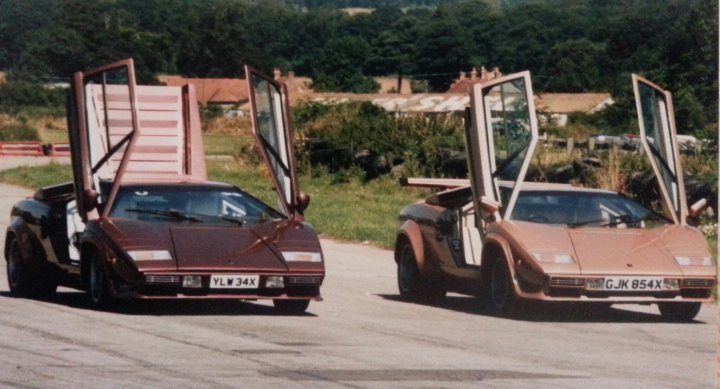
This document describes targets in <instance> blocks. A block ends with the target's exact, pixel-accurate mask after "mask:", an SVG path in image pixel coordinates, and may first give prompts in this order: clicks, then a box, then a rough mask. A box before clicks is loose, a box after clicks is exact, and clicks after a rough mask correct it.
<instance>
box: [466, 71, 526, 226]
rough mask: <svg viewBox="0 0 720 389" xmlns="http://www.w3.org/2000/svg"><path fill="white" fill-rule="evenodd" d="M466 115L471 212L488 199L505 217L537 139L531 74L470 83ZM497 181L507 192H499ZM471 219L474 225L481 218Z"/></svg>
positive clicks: (516, 192) (477, 209)
mask: <svg viewBox="0 0 720 389" xmlns="http://www.w3.org/2000/svg"><path fill="white" fill-rule="evenodd" d="M469 113H470V114H469V118H467V120H468V121H469V125H466V131H465V135H466V137H465V138H466V143H467V146H468V147H467V150H468V167H469V169H470V182H471V184H472V188H473V201H474V203H475V213H476V215H482V214H483V209H484V208H483V207H482V202H483V201H489V202H491V203H499V204H500V214H501V215H502V217H509V215H511V214H512V210H513V207H514V206H515V202H516V201H517V197H518V193H519V191H520V187H521V186H522V182H523V180H524V178H525V173H526V171H527V169H528V166H529V164H530V160H531V159H532V155H533V151H534V150H535V144H536V143H537V138H538V128H537V119H536V116H535V103H534V101H533V91H532V84H531V80H530V73H529V72H522V73H516V74H511V75H508V76H505V77H501V78H498V79H494V80H492V81H488V82H486V83H478V84H475V85H474V86H473V89H472V91H471V94H470V111H469ZM500 181H507V182H509V183H510V185H511V188H512V190H511V191H508V192H501V190H500ZM475 220H476V224H477V225H478V227H479V226H480V223H481V220H482V218H481V217H476V218H475Z"/></svg>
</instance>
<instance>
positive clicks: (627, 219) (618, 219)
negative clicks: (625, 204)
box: [568, 214, 647, 228]
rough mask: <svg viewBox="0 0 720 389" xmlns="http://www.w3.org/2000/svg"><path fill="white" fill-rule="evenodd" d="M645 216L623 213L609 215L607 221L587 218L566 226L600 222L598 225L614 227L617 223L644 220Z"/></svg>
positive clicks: (572, 226) (571, 226)
mask: <svg viewBox="0 0 720 389" xmlns="http://www.w3.org/2000/svg"><path fill="white" fill-rule="evenodd" d="M646 218H647V216H635V215H628V214H623V215H617V216H611V217H610V221H608V222H605V219H597V220H588V221H584V222H579V223H570V224H568V227H570V228H577V227H581V226H586V225H588V224H596V223H601V224H600V225H598V227H615V226H617V225H619V224H626V223H627V224H629V223H637V222H639V221H643V220H645V219H646ZM603 222H605V223H603Z"/></svg>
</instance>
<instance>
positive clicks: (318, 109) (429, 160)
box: [293, 102, 464, 178]
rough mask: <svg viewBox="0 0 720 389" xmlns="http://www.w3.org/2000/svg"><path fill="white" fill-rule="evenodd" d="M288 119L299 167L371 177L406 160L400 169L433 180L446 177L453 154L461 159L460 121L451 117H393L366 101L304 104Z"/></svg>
mask: <svg viewBox="0 0 720 389" xmlns="http://www.w3.org/2000/svg"><path fill="white" fill-rule="evenodd" d="M293 118H294V120H295V123H296V139H297V144H298V158H299V159H300V160H301V163H300V164H299V165H300V166H310V167H313V166H318V165H324V166H326V167H327V168H328V169H329V170H330V171H331V172H337V171H340V170H344V169H348V168H349V167H351V166H359V167H361V168H363V170H365V172H366V174H367V177H366V178H371V177H374V176H376V175H378V174H384V173H389V172H390V170H391V169H392V168H393V167H395V166H397V165H400V164H403V163H406V162H411V161H412V165H413V168H412V169H405V170H412V173H413V174H422V175H427V176H437V175H450V173H451V172H448V171H446V170H447V169H446V167H447V162H448V160H450V159H451V158H452V157H453V156H456V155H457V154H460V155H461V157H462V158H464V155H463V150H464V143H463V142H464V141H463V121H462V118H461V117H459V116H457V115H453V114H433V115H425V114H406V115H393V114H391V113H388V112H387V111H385V110H384V109H382V108H381V107H378V106H376V105H374V104H372V103H370V102H361V103H344V104H337V105H321V104H318V103H304V104H301V105H299V106H298V107H296V108H295V111H294V113H293ZM406 167H408V166H406ZM418 169H419V171H418Z"/></svg>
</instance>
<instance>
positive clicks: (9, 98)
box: [0, 80, 67, 117]
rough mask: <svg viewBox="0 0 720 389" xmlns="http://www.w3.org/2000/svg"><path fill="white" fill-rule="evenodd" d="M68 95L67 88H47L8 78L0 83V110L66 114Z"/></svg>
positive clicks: (32, 113)
mask: <svg viewBox="0 0 720 389" xmlns="http://www.w3.org/2000/svg"><path fill="white" fill-rule="evenodd" d="M66 96H67V90H65V89H47V88H45V87H43V86H42V85H40V84H33V83H29V82H24V81H13V80H8V81H7V82H5V83H2V84H0V112H4V113H10V114H17V113H19V112H24V113H25V114H28V115H31V116H38V115H49V116H55V117H58V116H64V115H65V99H66Z"/></svg>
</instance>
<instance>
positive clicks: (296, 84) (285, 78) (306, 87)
mask: <svg viewBox="0 0 720 389" xmlns="http://www.w3.org/2000/svg"><path fill="white" fill-rule="evenodd" d="M273 78H275V80H277V81H280V82H284V83H285V85H286V86H287V89H288V94H289V95H290V96H292V95H304V94H308V93H313V89H312V87H311V85H312V83H313V80H312V78H310V77H298V76H296V75H295V72H293V71H289V72H287V75H283V74H282V72H281V71H280V69H275V71H274V72H273Z"/></svg>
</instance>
